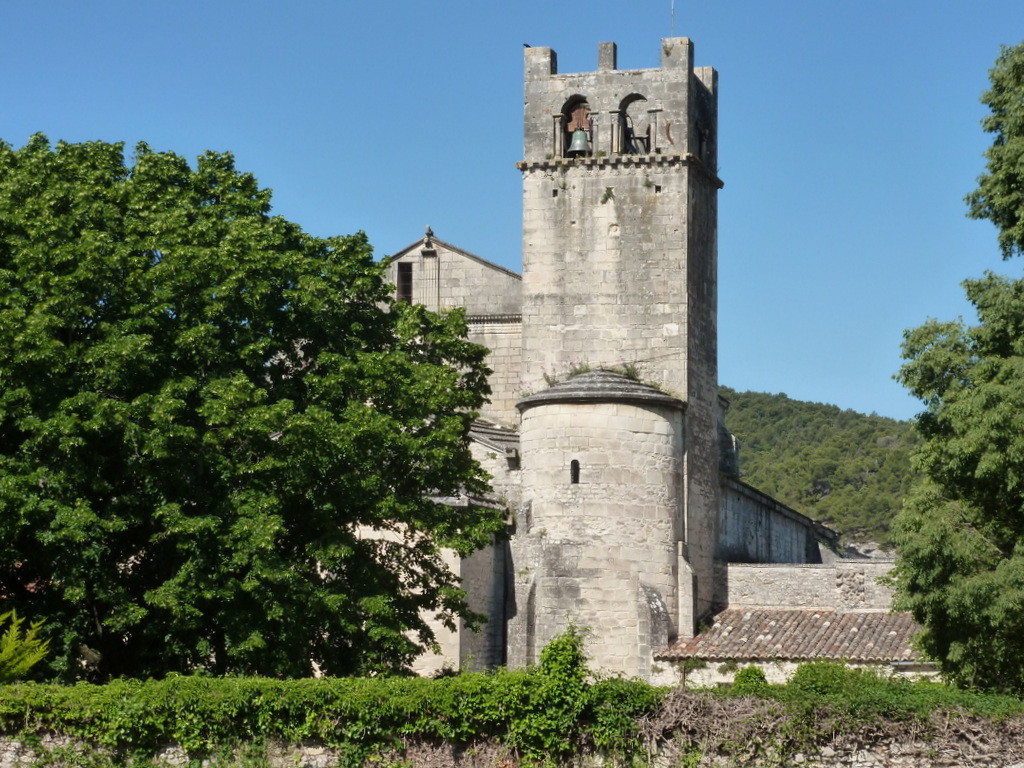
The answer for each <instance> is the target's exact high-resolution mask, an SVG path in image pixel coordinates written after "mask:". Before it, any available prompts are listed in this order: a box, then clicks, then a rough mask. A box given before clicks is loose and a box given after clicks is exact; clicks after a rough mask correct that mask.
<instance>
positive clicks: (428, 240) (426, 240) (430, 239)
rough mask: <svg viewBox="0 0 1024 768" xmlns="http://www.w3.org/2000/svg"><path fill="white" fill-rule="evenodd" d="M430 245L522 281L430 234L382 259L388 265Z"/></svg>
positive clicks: (506, 270) (521, 277)
mask: <svg viewBox="0 0 1024 768" xmlns="http://www.w3.org/2000/svg"><path fill="white" fill-rule="evenodd" d="M430 244H432V245H439V246H441V247H442V248H444V249H445V250H446V251H451V252H452V253H457V254H459V255H460V256H465V257H466V258H467V259H470V260H471V261H475V262H477V263H478V264H483V265H484V266H485V267H488V268H490V269H495V270H497V271H498V272H504V273H505V274H506V275H508V276H510V277H514V278H515V279H516V280H522V279H523V276H522V275H520V274H519V273H518V272H513V271H512V270H511V269H507V268H506V267H503V266H501V265H500V264H495V263H494V262H493V261H488V260H487V259H484V258H481V257H480V256H477V255H476V254H475V253H470V252H469V251H466V250H463V249H462V248H459V247H458V246H456V245H452V244H451V243H448V242H445V241H444V240H442V239H441V238H439V237H434V235H433V233H430V234H428V235H426V236H424V237H421V238H420V239H419V240H417V241H416V242H414V243H410V244H409V245H407V246H405V248H403V249H402V250H400V251H398V252H397V253H395V254H393V255H391V256H385V257H384V261H385V262H387V263H390V262H392V261H394V260H395V259H400V258H402V257H403V256H405V255H406V254H407V253H409V252H410V251H414V250H417V249H418V248H423V247H424V246H425V245H430Z"/></svg>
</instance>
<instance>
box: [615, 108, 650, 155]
mask: <svg viewBox="0 0 1024 768" xmlns="http://www.w3.org/2000/svg"><path fill="white" fill-rule="evenodd" d="M618 151H619V152H620V153H621V154H623V155H646V154H648V153H649V152H650V151H651V121H650V119H649V115H648V110H647V98H646V97H645V96H642V95H641V94H639V93H631V94H630V95H629V96H627V97H626V98H624V99H623V100H622V101H621V102H619V125H618Z"/></svg>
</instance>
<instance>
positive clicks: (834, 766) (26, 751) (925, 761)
mask: <svg viewBox="0 0 1024 768" xmlns="http://www.w3.org/2000/svg"><path fill="white" fill-rule="evenodd" d="M737 701H739V702H744V701H746V700H742V699H741V700H733V702H732V704H731V705H730V703H729V702H724V701H719V702H717V706H712V709H717V708H719V707H724V708H726V709H727V710H728V708H730V706H731V707H732V709H733V710H736V709H738V708H741V706H740V705H737ZM748 714H749V713H748ZM705 715H710V716H711V717H714V718H715V722H714V724H713V727H711V728H710V729H708V730H710V731H712V732H718V733H717V735H721V733H720V732H721V730H722V728H723V726H728V724H729V715H728V713H725V714H724V716H723V713H716V712H706V713H705ZM769 719H770V718H769ZM704 724H705V725H706V724H707V723H704ZM683 730H685V731H686V733H685V735H684V736H678V735H677V736H675V737H669V738H667V739H662V740H661V741H660V743H659V744H658V747H657V749H656V752H655V756H654V758H653V760H651V764H652V765H655V766H674V765H680V764H682V765H695V766H698V767H699V768H727V767H728V768H732V766H735V765H737V764H742V765H747V766H754V767H756V766H773V767H776V768H777V766H802V767H803V768H967V767H968V766H972V767H973V766H978V767H979V768H981V767H984V768H1024V720H1022V719H1020V718H1018V719H1014V720H1010V721H1004V722H1000V723H993V722H989V721H982V720H977V719H974V718H970V717H967V716H963V715H960V716H952V715H949V716H947V715H936V716H933V717H932V719H931V721H930V722H928V723H927V724H921V723H899V724H892V725H890V726H888V727H885V728H884V729H881V730H870V729H867V730H865V731H863V732H861V733H855V734H847V735H841V736H833V737H832V738H830V739H825V740H824V743H822V744H820V745H818V746H816V747H814V748H813V749H807V750H805V751H795V752H792V753H787V754H785V755H778V754H772V753H771V752H770V751H769V754H766V755H761V756H757V757H749V756H747V757H745V756H743V755H740V754H736V753H732V754H727V753H715V754H708V755H705V756H703V757H701V758H700V759H699V760H697V758H696V757H695V750H696V749H699V744H700V743H701V742H702V741H704V740H706V739H707V738H708V737H709V736H710V737H713V736H714V735H715V734H714V733H710V734H709V733H701V732H700V731H701V730H702V723H701V722H700V718H698V721H697V722H694V723H692V724H691V726H690V727H686V728H684V729H683ZM924 731H930V735H928V736H924V735H923V732H924ZM748 736H750V737H753V738H756V739H760V740H761V743H764V742H765V741H768V740H770V738H771V731H770V728H769V729H767V730H766V729H760V730H759V732H758V733H750V734H748ZM737 746H738V748H739V749H741V750H742V749H743V745H742V744H739V745H737ZM103 757H104V755H102V754H101V753H99V752H97V750H96V749H95V748H93V747H91V746H89V747H86V746H84V745H81V744H75V743H73V742H70V741H69V740H68V739H64V738H61V737H54V736H49V737H43V738H42V739H41V740H40V743H39V744H36V745H28V744H25V743H23V742H20V741H18V740H16V739H10V738H0V768H43V767H44V766H54V765H103V764H104V762H103ZM191 757H192V758H193V759H194V758H195V756H191ZM344 757H345V756H344V755H343V754H342V753H341V751H340V750H335V749H331V748H328V747H324V746H322V745H315V744H306V745H298V746H290V745H282V744H271V745H270V746H269V747H267V748H258V749H257V748H249V749H244V750H239V751H237V752H235V753H233V754H230V755H220V756H216V757H212V758H201V759H200V764H201V765H203V766H204V768H242V766H253V765H266V766H268V768H333V767H334V766H337V765H342V764H347V762H346V761H345V760H344ZM695 760H696V762H694V761H695ZM571 762H572V765H574V766H577V768H578V766H581V765H583V766H587V765H589V766H611V765H617V764H618V763H616V762H615V761H614V760H610V759H607V758H605V757H602V756H600V755H583V756H578V757H577V758H574V759H573V760H572V761H571ZM110 764H115V765H116V764H117V763H116V761H114V760H111V761H110V762H107V763H106V765H110ZM190 764H191V765H195V764H197V763H196V762H190V756H189V755H187V754H186V753H185V752H184V750H182V749H181V748H180V747H177V746H168V747H166V748H165V749H163V750H161V751H160V753H159V754H158V755H156V757H155V758H154V760H153V762H152V765H153V766H154V768H184V766H186V765H190ZM364 765H366V766H367V768H370V767H371V766H380V765H402V766H406V768H519V766H521V765H523V766H525V764H522V763H520V761H518V760H517V759H516V756H515V755H513V754H510V752H509V751H508V749H506V748H505V747H502V746H501V745H499V744H495V743H493V742H482V743H477V744H473V745H470V746H460V747H452V746H451V745H448V744H427V743H410V744H408V745H407V746H406V748H405V749H404V750H403V751H401V752H396V753H393V754H388V755H382V756H377V757H376V758H375V759H373V760H371V761H368V762H367V763H365V764H364Z"/></svg>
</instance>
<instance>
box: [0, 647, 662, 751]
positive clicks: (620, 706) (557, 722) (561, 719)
mask: <svg viewBox="0 0 1024 768" xmlns="http://www.w3.org/2000/svg"><path fill="white" fill-rule="evenodd" d="M581 649H582V645H581V637H580V636H579V635H578V634H576V633H573V632H570V633H567V634H566V635H562V636H561V637H559V638H556V640H555V641H553V642H552V644H551V645H549V646H548V649H547V650H546V651H545V656H544V658H543V659H542V661H541V664H540V666H539V667H537V668H534V669H524V670H518V671H514V672H512V671H507V670H500V671H497V672H495V673H493V674H481V673H467V674H462V675H457V676H451V677H443V678H440V679H437V680H429V679H423V678H414V677H392V678H388V677H376V678H362V679H356V678H350V679H331V678H320V679H304V680H287V681H285V680H268V679H262V678H211V677H169V678H167V679H165V680H161V681H152V680H150V681H146V682H142V681H138V680H114V681H111V682H110V683H108V684H107V685H103V686H97V685H89V684H85V683H81V684H79V685H76V686H55V685H37V684H21V685H16V686H9V687H0V733H4V734H8V735H18V736H19V737H21V738H24V737H26V736H28V737H30V738H31V737H32V736H38V735H40V734H44V733H52V732H56V733H61V734H64V735H67V736H71V737H74V738H77V739H80V740H82V742H84V744H83V747H82V751H81V753H80V754H79V755H78V756H77V758H78V759H77V761H76V760H71V759H68V756H65V760H66V763H64V764H76V762H77V763H78V764H84V765H106V764H110V765H125V764H138V765H151V764H152V756H153V754H154V753H155V752H156V751H157V750H158V749H160V748H161V747H164V746H166V745H167V744H179V745H181V746H182V747H183V748H184V749H185V750H186V751H187V752H188V753H189V755H190V757H192V758H193V759H195V758H202V757H205V756H208V755H211V754H216V753H217V752H218V751H225V750H226V751H233V750H239V749H245V748H246V746H256V747H258V748H260V750H262V746H263V742H265V741H266V740H268V739H274V740H278V741H283V742H285V743H288V744H300V743H304V742H310V741H312V742H315V743H321V744H324V745H327V746H329V747H333V748H335V749H337V750H338V751H339V753H340V754H341V755H342V759H343V762H342V764H343V765H347V766H359V765H364V764H365V763H364V760H365V759H366V758H368V757H371V756H374V755H380V754H382V753H384V752H386V751H387V750H390V749H398V750H400V749H401V747H402V744H403V742H404V741H405V740H409V739H422V740H427V741H444V742H449V743H451V744H454V745H470V744H473V743H475V742H480V741H485V740H494V741H497V742H499V743H500V744H503V745H504V746H505V747H506V748H508V749H509V750H510V751H511V752H512V753H513V754H515V755H519V756H522V757H524V758H526V759H527V760H528V761H530V762H533V763H554V762H556V761H561V760H563V759H564V758H567V757H569V756H570V755H572V754H575V753H578V752H579V751H581V750H585V749H595V748H596V749H600V750H602V751H604V752H605V753H606V754H610V755H620V756H627V755H630V754H632V753H634V752H635V751H637V750H638V749H639V747H640V743H639V740H638V728H637V719H638V718H639V717H640V716H641V715H643V714H645V713H648V712H650V711H652V710H653V709H654V708H655V707H656V706H657V705H658V702H659V701H660V700H661V698H662V696H663V693H662V692H660V691H659V690H657V689H655V688H653V687H651V686H649V685H647V684H646V683H643V682H640V681H637V680H633V681H627V680H622V679H609V680H601V681H597V682H586V681H585V678H586V676H587V670H586V665H585V663H584V657H583V655H582V651H581ZM90 745H92V746H93V747H97V748H99V749H90V748H89V747H90ZM104 761H107V762H104Z"/></svg>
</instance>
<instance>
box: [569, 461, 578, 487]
mask: <svg viewBox="0 0 1024 768" xmlns="http://www.w3.org/2000/svg"><path fill="white" fill-rule="evenodd" d="M569 482H570V483H572V484H573V485H578V484H579V482H580V463H579V461H577V460H576V459H573V460H572V461H570V462H569Z"/></svg>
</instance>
